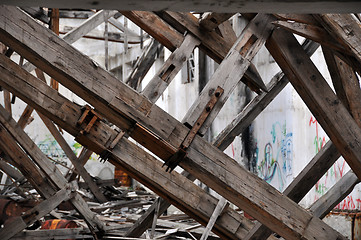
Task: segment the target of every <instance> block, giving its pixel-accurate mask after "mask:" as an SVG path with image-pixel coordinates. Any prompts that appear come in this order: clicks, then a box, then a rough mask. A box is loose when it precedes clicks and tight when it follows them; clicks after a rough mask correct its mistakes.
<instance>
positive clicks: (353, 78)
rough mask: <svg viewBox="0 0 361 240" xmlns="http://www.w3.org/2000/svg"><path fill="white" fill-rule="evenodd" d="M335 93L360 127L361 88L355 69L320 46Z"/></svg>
mask: <svg viewBox="0 0 361 240" xmlns="http://www.w3.org/2000/svg"><path fill="white" fill-rule="evenodd" d="M322 51H323V54H324V56H325V60H326V63H327V67H328V70H329V72H330V75H331V79H332V82H333V86H334V88H335V91H336V94H337V95H338V97H339V98H340V100H341V101H342V102H343V104H344V105H345V107H346V108H347V109H349V111H350V113H351V114H352V116H353V118H354V119H355V121H356V123H357V125H358V126H360V127H361V103H360V101H359V99H360V98H361V90H360V83H359V79H358V77H357V75H356V73H355V71H354V70H353V69H352V68H351V67H350V66H348V65H347V63H345V62H344V61H343V60H342V59H340V58H339V57H337V56H336V55H335V54H334V53H333V52H332V51H330V50H329V49H326V48H324V47H323V48H322Z"/></svg>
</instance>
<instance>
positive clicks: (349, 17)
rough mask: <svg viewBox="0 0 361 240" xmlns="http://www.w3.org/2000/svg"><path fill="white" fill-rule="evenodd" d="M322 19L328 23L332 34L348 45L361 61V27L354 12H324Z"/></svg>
mask: <svg viewBox="0 0 361 240" xmlns="http://www.w3.org/2000/svg"><path fill="white" fill-rule="evenodd" d="M321 18H322V20H323V21H324V22H325V23H326V24H327V25H328V27H329V28H326V30H329V31H330V33H331V34H332V35H335V36H337V37H338V39H340V40H341V41H342V42H341V43H342V44H343V45H344V46H346V47H348V48H349V49H350V50H351V52H352V53H353V54H354V56H355V58H356V59H357V60H358V62H359V63H360V62H361V46H360V41H361V28H360V25H359V20H358V19H357V18H356V16H355V15H353V14H323V15H321Z"/></svg>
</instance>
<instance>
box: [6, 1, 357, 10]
mask: <svg viewBox="0 0 361 240" xmlns="http://www.w3.org/2000/svg"><path fill="white" fill-rule="evenodd" d="M3 4H6V5H13V6H46V7H58V8H70V9H76V8H80V9H123V10H143V11H161V10H164V9H166V10H169V11H179V12H190V11H195V12H205V11H212V12H225V13H227V12H243V13H250V12H252V13H254V12H263V13H290V12H293V13H320V12H322V13H330V12H335V13H353V12H357V13H358V12H361V7H360V5H359V2H358V1H357V0H348V1H342V0H317V1H302V0H264V1H257V0H239V1H232V0H222V1H216V0H209V1H197V2H195V1H191V0H184V1H182V2H179V1H176V0H170V1H165V2H163V1H156V0H151V1H147V0H135V1H131V2H128V1H115V0H113V1H106V2H104V1H99V2H89V1H86V0H78V1H70V0H64V1H62V2H61V3H60V2H58V1H56V0H36V1H33V0H4V1H3Z"/></svg>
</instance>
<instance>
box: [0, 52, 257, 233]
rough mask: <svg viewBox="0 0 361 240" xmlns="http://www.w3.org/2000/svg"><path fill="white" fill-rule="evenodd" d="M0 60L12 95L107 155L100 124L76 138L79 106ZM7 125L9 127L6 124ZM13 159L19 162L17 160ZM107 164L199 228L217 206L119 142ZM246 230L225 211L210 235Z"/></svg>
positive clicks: (1, 76) (105, 131)
mask: <svg viewBox="0 0 361 240" xmlns="http://www.w3.org/2000/svg"><path fill="white" fill-rule="evenodd" d="M0 59H1V60H0V65H1V71H0V82H1V84H4V86H10V85H12V84H13V83H14V82H13V81H15V83H16V84H15V85H16V86H14V85H12V88H11V90H12V91H14V92H16V93H17V94H18V96H19V98H21V99H22V100H24V101H26V102H28V103H29V104H30V105H32V106H33V107H34V108H36V109H37V111H39V112H41V113H43V114H44V115H46V116H48V117H49V118H51V119H52V120H53V121H54V122H56V123H57V124H59V125H60V126H61V127H62V128H63V129H65V130H66V131H67V132H69V133H70V134H72V135H74V136H77V140H78V141H79V142H80V143H81V144H82V145H84V146H87V147H89V148H91V149H92V150H94V151H96V152H97V153H101V152H103V151H104V150H107V146H106V145H107V143H109V142H110V141H113V139H114V138H115V137H116V136H117V134H118V133H117V131H115V130H114V129H112V128H110V127H109V126H108V125H106V124H105V123H104V122H98V123H97V124H96V129H95V128H93V129H91V130H90V132H89V133H88V134H86V135H79V131H80V130H81V126H79V125H78V124H77V122H78V119H79V118H80V116H81V115H82V111H81V107H80V106H78V105H76V104H75V103H73V102H71V101H69V100H67V99H66V98H64V97H62V96H61V95H60V94H58V93H57V92H56V91H55V90H53V89H51V88H50V87H49V86H47V85H46V84H45V83H43V82H41V81H40V80H38V79H36V78H35V77H34V76H33V75H31V74H29V73H27V72H26V71H24V70H22V69H21V68H20V67H19V66H17V65H16V64H14V63H13V62H12V61H11V60H9V59H7V58H1V56H0ZM9 84H10V85H9ZM29 92H34V93H35V92H36V94H29ZM10 123H11V124H15V123H13V122H12V121H10ZM0 136H1V135H0ZM0 144H1V141H0ZM12 152H14V151H12ZM17 159H21V158H19V157H18V158H17ZM109 161H110V162H111V163H113V164H115V165H117V166H120V167H122V168H123V169H124V170H126V171H127V172H128V173H130V174H131V175H132V177H134V178H135V179H137V180H138V181H140V182H142V183H143V184H145V185H146V186H148V187H150V188H151V189H152V190H153V191H155V192H156V193H157V194H159V195H160V196H162V197H164V198H166V199H167V200H168V201H170V202H171V203H172V204H174V205H176V206H177V207H178V208H180V209H181V210H182V211H184V212H186V213H187V214H189V215H190V216H192V217H194V218H195V219H196V220H198V221H200V222H201V223H206V222H207V221H208V219H209V217H210V216H211V214H212V212H213V210H214V208H215V206H216V205H217V199H216V198H214V197H212V196H210V195H208V194H207V193H205V191H204V190H202V189H201V188H199V187H198V186H196V185H195V184H194V183H192V182H191V181H189V180H187V179H186V178H184V177H182V176H180V174H177V173H175V172H172V174H168V173H165V171H164V170H163V169H162V167H161V165H162V163H161V162H160V161H159V160H157V159H156V158H155V157H153V156H152V155H150V154H149V153H147V152H146V151H144V150H143V149H142V148H140V147H138V146H137V145H135V144H134V143H132V142H130V141H129V140H128V139H126V138H124V137H123V138H122V139H120V141H119V142H118V144H117V145H116V146H115V147H114V149H113V151H112V158H111V159H109ZM163 183H164V184H163ZM180 183H181V184H180ZM185 196H187V197H185ZM252 225H253V224H252V223H251V222H250V221H249V220H247V219H245V218H243V217H242V216H241V215H239V214H238V213H236V212H235V211H233V210H232V209H230V208H227V209H226V210H225V213H224V214H223V215H222V216H221V218H220V219H219V220H218V221H217V223H216V226H215V232H216V233H217V234H219V235H221V236H224V237H225V238H231V239H239V238H243V236H245V234H246V233H247V232H248V231H249V229H250V228H251V227H252Z"/></svg>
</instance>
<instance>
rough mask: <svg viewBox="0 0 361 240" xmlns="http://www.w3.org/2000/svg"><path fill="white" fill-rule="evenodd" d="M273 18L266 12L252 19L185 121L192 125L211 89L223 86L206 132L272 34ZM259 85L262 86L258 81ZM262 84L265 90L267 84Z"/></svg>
mask: <svg viewBox="0 0 361 240" xmlns="http://www.w3.org/2000/svg"><path fill="white" fill-rule="evenodd" d="M271 20H272V16H270V15H265V14H259V15H257V16H256V17H255V18H254V19H252V21H251V22H250V23H249V24H248V26H247V27H246V28H245V29H244V31H243V32H242V34H241V35H240V36H239V38H238V40H237V41H236V42H235V43H234V45H233V47H232V48H231V50H230V51H229V53H228V55H227V57H226V58H225V59H224V60H223V61H222V63H221V64H220V65H219V67H218V68H217V70H216V72H215V73H214V74H213V75H212V77H211V79H210V80H209V82H208V83H207V85H206V86H205V87H204V89H203V90H202V92H201V94H200V96H199V97H198V99H197V100H196V101H195V102H194V103H193V105H192V106H191V107H190V109H189V110H188V112H187V113H186V115H185V116H184V118H183V122H184V123H186V124H188V125H189V126H193V125H194V124H195V122H196V121H197V118H198V114H199V112H201V111H202V109H203V108H205V105H206V104H207V102H208V101H209V100H210V98H211V95H210V93H211V92H213V91H215V89H216V88H217V87H218V86H219V87H221V88H223V89H224V93H223V94H222V96H221V97H220V99H219V100H218V102H217V103H216V104H215V106H214V108H213V110H212V112H211V113H210V114H209V116H208V117H207V119H206V121H205V122H204V124H203V125H202V127H201V129H200V130H199V133H200V134H204V133H205V132H206V129H208V127H209V126H210V125H211V124H212V122H213V120H214V119H215V117H216V116H217V115H218V113H219V111H220V110H221V109H222V107H223V105H224V104H225V103H226V101H227V99H228V97H229V96H230V94H231V93H232V91H233V89H234V88H235V87H236V85H237V84H238V82H239V80H240V79H241V77H242V76H243V75H244V74H245V72H246V70H247V68H248V67H249V65H250V63H251V61H252V59H253V57H254V56H255V55H256V54H257V52H258V51H259V49H260V48H261V47H262V46H263V44H264V43H265V42H266V40H267V38H268V36H269V35H270V34H271V31H272V29H273V26H272V24H270V23H269V22H270V21H271ZM262 84H263V82H262ZM257 87H259V85H258V86H257ZM257 87H256V89H257ZM262 88H263V89H264V90H266V87H265V86H264V87H262Z"/></svg>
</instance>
